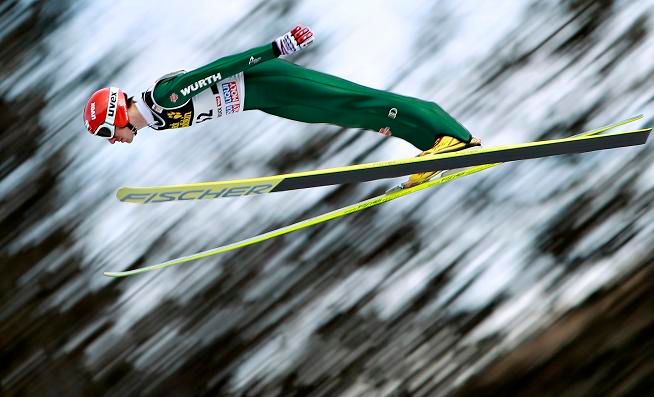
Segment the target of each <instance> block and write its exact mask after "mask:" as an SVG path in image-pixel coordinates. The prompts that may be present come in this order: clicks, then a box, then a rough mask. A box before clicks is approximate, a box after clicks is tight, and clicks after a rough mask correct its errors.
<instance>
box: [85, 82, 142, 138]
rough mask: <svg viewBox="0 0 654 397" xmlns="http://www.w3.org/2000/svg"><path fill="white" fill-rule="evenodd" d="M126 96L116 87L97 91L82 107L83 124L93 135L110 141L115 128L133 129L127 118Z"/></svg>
mask: <svg viewBox="0 0 654 397" xmlns="http://www.w3.org/2000/svg"><path fill="white" fill-rule="evenodd" d="M126 98H127V96H126V95H125V93H124V92H123V91H122V90H121V89H119V88H116V87H107V88H102V89H100V90H97V91H96V92H94V93H93V95H91V98H90V99H89V101H88V102H87V103H86V107H84V124H85V125H86V129H87V130H88V131H89V132H90V133H91V134H93V135H96V136H99V137H102V138H107V139H111V138H113V137H114V134H115V133H116V127H118V128H123V127H128V126H129V127H130V128H131V129H132V130H134V128H133V127H132V125H131V124H130V122H129V118H128V116H127V100H126Z"/></svg>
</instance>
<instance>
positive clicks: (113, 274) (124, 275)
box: [102, 272, 131, 278]
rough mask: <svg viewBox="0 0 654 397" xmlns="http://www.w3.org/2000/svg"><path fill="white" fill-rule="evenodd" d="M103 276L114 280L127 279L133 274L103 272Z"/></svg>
mask: <svg viewBox="0 0 654 397" xmlns="http://www.w3.org/2000/svg"><path fill="white" fill-rule="evenodd" d="M102 274H103V275H105V276H106V277H112V278H120V277H127V276H129V275H130V274H131V273H130V272H103V273H102Z"/></svg>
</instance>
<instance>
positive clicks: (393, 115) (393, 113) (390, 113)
mask: <svg viewBox="0 0 654 397" xmlns="http://www.w3.org/2000/svg"><path fill="white" fill-rule="evenodd" d="M396 117H397V109H396V108H391V110H389V111H388V118H390V119H394V118H396Z"/></svg>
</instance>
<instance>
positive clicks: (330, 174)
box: [116, 116, 650, 204]
mask: <svg viewBox="0 0 654 397" xmlns="http://www.w3.org/2000/svg"><path fill="white" fill-rule="evenodd" d="M640 118H642V116H637V117H634V118H631V119H628V120H625V121H621V122H619V123H615V124H611V125H609V126H606V127H601V128H599V129H600V130H603V131H606V130H609V129H611V128H615V127H617V126H620V125H624V124H627V123H630V122H633V121H636V120H639V119H640ZM649 133H650V130H648V129H642V130H636V131H627V132H619V133H612V134H602V135H598V134H594V135H584V136H573V137H569V138H562V139H552V140H544V141H535V142H528V143H522V144H516V145H507V146H495V147H487V148H472V149H469V150H465V151H460V152H452V153H445V154H437V155H433V156H422V157H412V158H407V159H400V160H391V161H381V162H375V163H366V164H358V165H351V166H345V167H339V168H328V169H322V170H314V171H306V172H298V173H292V174H284V175H274V176H268V177H262V178H251V179H243V180H232V181H218V182H202V183H193V184H183V185H170V186H158V187H123V188H120V189H119V190H118V191H117V193H116V197H117V198H118V200H120V201H123V202H127V203H137V204H153V203H162V202H168V201H187V200H207V199H214V198H223V197H224V198H229V197H242V196H249V195H258V194H265V193H272V192H281V191H287V190H296V189H306V188H311V187H318V186H328V185H337V184H345V183H355V182H365V181H370V180H376V179H385V178H394V177H399V176H404V175H409V174H413V173H417V172H425V171H430V170H434V169H458V168H465V167H471V166H478V165H483V164H494V163H505V162H509V161H517V160H526V159H535V158H541V157H547V156H554V155H561V154H570V153H584V152H590V151H596V150H604V149H612V148H618V147H625V146H634V145H642V144H644V143H645V142H646V141H647V138H648V137H649Z"/></svg>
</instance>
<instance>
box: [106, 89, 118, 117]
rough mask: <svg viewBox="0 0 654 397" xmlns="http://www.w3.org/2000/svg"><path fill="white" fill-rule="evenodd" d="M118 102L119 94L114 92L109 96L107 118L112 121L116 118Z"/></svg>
mask: <svg viewBox="0 0 654 397" xmlns="http://www.w3.org/2000/svg"><path fill="white" fill-rule="evenodd" d="M117 102H118V93H116V92H112V93H111V95H110V96H109V107H108V108H107V116H109V117H111V118H112V119H113V118H114V117H115V116H116V103H117Z"/></svg>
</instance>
